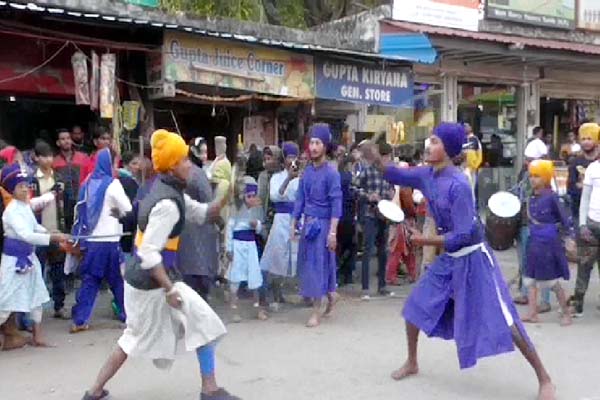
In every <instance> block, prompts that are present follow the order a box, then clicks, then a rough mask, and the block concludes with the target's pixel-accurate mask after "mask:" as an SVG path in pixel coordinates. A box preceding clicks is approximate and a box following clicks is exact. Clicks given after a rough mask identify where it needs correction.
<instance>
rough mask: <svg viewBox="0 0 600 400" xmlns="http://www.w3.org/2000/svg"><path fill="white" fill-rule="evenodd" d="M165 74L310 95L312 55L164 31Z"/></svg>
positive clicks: (179, 78) (261, 90)
mask: <svg viewBox="0 0 600 400" xmlns="http://www.w3.org/2000/svg"><path fill="white" fill-rule="evenodd" d="M163 54H164V57H163V64H164V72H165V73H164V77H165V79H166V80H167V81H170V82H175V83H177V82H188V83H198V84H202V85H209V86H220V87H226V88H231V89H239V90H247V91H250V92H258V93H268V94H274V95H280V96H288V97H299V98H312V97H314V96H313V93H314V86H315V78H314V67H313V58H312V56H308V55H304V54H296V53H290V52H288V51H284V50H277V49H270V48H263V47H259V46H253V45H244V44H239V43H236V42H232V41H227V40H222V39H213V38H204V37H198V36H192V35H186V34H183V33H176V32H166V33H165V41H164V49H163Z"/></svg>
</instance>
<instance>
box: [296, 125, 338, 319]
mask: <svg viewBox="0 0 600 400" xmlns="http://www.w3.org/2000/svg"><path fill="white" fill-rule="evenodd" d="M329 145H331V131H330V130H329V125H327V124H315V125H314V126H313V127H312V129H311V134H310V144H309V151H310V158H311V160H312V162H311V163H310V164H309V165H308V166H307V167H306V169H305V170H304V172H303V175H302V177H301V178H300V183H299V185H298V193H297V197H296V204H295V206H294V214H293V217H294V220H293V221H292V236H291V237H292V238H295V235H296V234H295V232H296V224H297V222H298V221H300V218H301V217H302V216H304V221H303V224H302V229H301V232H300V244H299V246H298V275H299V277H300V292H301V294H302V296H303V297H305V298H310V299H312V301H313V310H312V314H311V316H310V318H309V320H308V322H307V323H306V326H307V327H309V328H312V327H315V326H317V325H319V323H320V321H321V303H322V300H323V297H325V296H327V308H326V309H325V313H324V314H323V316H324V317H327V316H329V315H330V314H331V312H332V311H333V306H334V305H335V302H336V300H337V295H336V293H335V290H336V277H335V274H336V256H335V250H336V246H337V238H336V235H337V225H338V220H339V218H340V217H341V216H342V189H341V185H340V174H339V172H338V171H337V170H336V169H335V168H333V167H331V166H330V165H329V163H328V162H327V158H326V154H327V147H328V146H329Z"/></svg>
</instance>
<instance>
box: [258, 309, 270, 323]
mask: <svg viewBox="0 0 600 400" xmlns="http://www.w3.org/2000/svg"><path fill="white" fill-rule="evenodd" d="M257 318H258V320H259V321H266V320H268V319H269V314H267V312H266V311H265V310H258V316H257Z"/></svg>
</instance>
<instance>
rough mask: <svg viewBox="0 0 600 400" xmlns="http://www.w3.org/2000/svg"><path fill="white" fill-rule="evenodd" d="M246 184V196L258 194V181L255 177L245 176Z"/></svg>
mask: <svg viewBox="0 0 600 400" xmlns="http://www.w3.org/2000/svg"><path fill="white" fill-rule="evenodd" d="M244 183H245V187H244V194H253V195H256V194H257V193H258V185H257V184H256V180H255V179H254V178H253V177H251V176H245V177H244Z"/></svg>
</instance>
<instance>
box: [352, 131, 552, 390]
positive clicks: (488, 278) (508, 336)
mask: <svg viewBox="0 0 600 400" xmlns="http://www.w3.org/2000/svg"><path fill="white" fill-rule="evenodd" d="M464 141H465V132H464V128H463V127H462V125H459V124H453V123H443V124H441V125H440V126H438V127H437V128H436V129H435V131H434V134H433V135H432V136H431V144H430V146H429V147H428V148H427V156H426V157H427V161H428V162H429V164H430V166H429V167H420V168H407V169H401V168H396V167H393V166H385V165H384V164H383V162H382V161H381V157H380V156H379V155H378V154H377V152H376V150H375V147H374V146H373V145H371V144H369V145H367V146H366V147H365V148H364V149H363V155H364V157H365V159H366V160H367V161H370V162H371V163H372V164H373V165H374V166H375V167H376V168H378V169H379V170H380V171H382V172H383V173H384V175H383V177H384V179H386V180H388V181H390V182H392V183H394V184H397V185H404V186H410V187H414V188H418V189H420V190H421V191H422V192H423V194H424V195H425V196H426V197H427V199H428V200H429V208H430V211H431V213H432V215H433V217H434V219H435V221H436V225H437V228H438V229H437V233H436V234H435V235H432V236H425V235H423V234H422V233H420V232H418V231H413V234H412V238H411V241H412V243H413V244H415V245H419V246H422V245H424V244H427V245H432V246H437V247H443V248H444V250H445V253H444V254H443V255H441V256H439V257H438V258H436V260H435V261H434V262H433V264H432V265H431V266H430V267H429V269H428V270H427V273H426V274H425V275H424V276H423V277H421V279H420V280H419V283H418V284H417V286H416V287H415V289H414V290H413V292H412V293H411V295H410V296H409V298H408V299H407V301H406V304H405V307H404V311H403V316H404V319H405V320H406V332H407V339H408V359H407V360H406V362H405V364H404V365H403V366H402V367H400V368H399V369H398V370H396V371H394V372H393V373H392V378H393V379H396V380H400V379H404V378H407V377H409V376H411V375H415V374H418V373H419V365H418V360H417V342H418V337H419V333H420V331H423V332H425V334H426V335H427V336H430V337H439V338H444V339H454V340H455V342H456V345H457V348H458V358H459V363H460V367H461V368H469V367H473V366H475V364H476V363H477V360H478V359H479V358H481V357H485V356H492V355H498V354H502V353H507V352H510V351H513V350H514V345H516V346H517V347H518V348H519V350H520V351H521V352H522V353H523V356H524V357H525V358H526V359H527V360H528V362H529V363H530V365H531V366H532V367H533V369H534V370H535V372H536V375H537V378H538V383H539V392H538V400H554V399H555V398H556V396H555V390H554V386H553V385H552V382H551V379H550V376H549V375H548V373H547V372H546V370H545V368H544V366H543V364H542V362H541V360H540V358H539V357H538V355H537V352H536V351H535V348H534V346H533V344H532V343H531V341H530V340H529V338H528V337H527V333H526V332H525V328H524V327H523V324H522V323H521V321H520V319H519V315H518V313H517V310H516V308H515V306H514V304H513V303H512V301H511V299H510V297H509V291H508V288H507V286H506V283H505V282H504V279H503V277H502V272H501V271H500V266H499V265H498V263H497V261H496V260H495V258H494V257H493V255H492V251H491V250H490V249H489V248H488V246H487V245H486V244H485V243H484V238H483V233H482V229H481V226H480V222H479V218H478V217H477V215H476V212H475V204H474V201H473V197H472V192H471V188H470V186H469V184H468V181H467V179H466V177H465V176H464V175H463V174H462V172H460V171H458V170H457V169H456V168H455V167H453V166H452V165H451V159H452V158H453V157H455V156H457V155H458V154H459V153H460V152H461V151H462V146H463V144H464Z"/></svg>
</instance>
